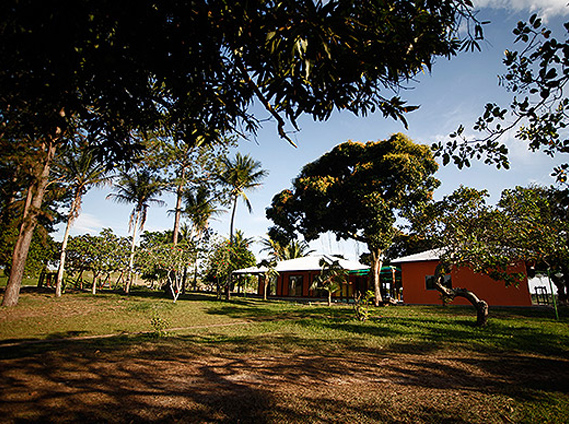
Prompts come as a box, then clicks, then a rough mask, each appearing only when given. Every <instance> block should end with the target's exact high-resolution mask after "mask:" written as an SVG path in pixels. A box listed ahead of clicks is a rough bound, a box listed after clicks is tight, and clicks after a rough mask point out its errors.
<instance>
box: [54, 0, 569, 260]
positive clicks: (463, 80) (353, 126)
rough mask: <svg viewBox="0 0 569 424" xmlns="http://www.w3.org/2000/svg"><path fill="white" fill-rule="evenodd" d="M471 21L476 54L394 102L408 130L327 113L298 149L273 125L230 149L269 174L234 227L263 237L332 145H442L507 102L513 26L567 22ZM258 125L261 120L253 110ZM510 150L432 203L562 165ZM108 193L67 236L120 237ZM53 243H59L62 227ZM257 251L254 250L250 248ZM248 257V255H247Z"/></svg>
mask: <svg viewBox="0 0 569 424" xmlns="http://www.w3.org/2000/svg"><path fill="white" fill-rule="evenodd" d="M477 4H478V5H479V6H480V7H481V8H480V12H479V15H478V17H479V19H480V20H481V21H491V23H490V24H489V25H486V26H485V38H486V41H485V42H483V44H482V52H480V53H478V52H477V53H461V54H460V55H459V56H457V57H455V58H453V59H451V60H446V59H442V58H439V59H438V60H437V62H436V63H435V65H434V67H433V69H432V72H431V73H430V74H429V73H426V74H422V75H419V76H418V77H417V78H416V79H417V81H416V82H412V83H409V84H408V85H409V89H406V90H402V91H401V92H400V93H399V95H400V96H401V97H403V98H404V99H407V100H408V103H409V104H413V105H421V107H420V109H419V110H417V111H415V112H412V113H410V114H409V115H408V117H407V119H408V123H409V129H408V130H406V129H405V128H404V127H403V125H402V124H401V123H400V122H396V121H393V120H390V119H386V118H383V117H382V116H381V114H375V115H371V116H367V117H363V118H362V117H359V118H358V117H355V116H353V115H352V114H350V113H335V114H333V116H332V117H331V118H330V119H329V120H328V121H327V122H323V123H322V122H313V121H312V120H311V119H310V118H309V117H304V118H302V119H301V120H300V121H299V122H300V127H301V131H300V132H295V133H293V134H292V139H293V140H294V141H295V142H296V143H297V145H298V148H296V149H295V148H293V147H292V146H290V145H289V144H288V143H287V142H286V141H284V140H282V139H280V138H279V137H278V134H277V131H276V125H275V123H274V122H271V121H268V122H265V123H264V125H263V128H262V129H261V130H260V131H259V133H258V134H257V136H256V138H255V139H254V140H249V141H241V142H240V143H239V147H238V150H239V151H240V152H242V153H243V154H249V155H251V156H252V157H253V158H255V159H256V160H259V161H261V162H262V164H263V167H264V168H265V169H267V170H268V171H269V176H268V177H267V178H266V180H265V181H264V184H263V186H262V188H260V189H258V190H257V191H255V192H252V193H250V194H249V199H250V200H251V202H252V204H253V213H252V214H249V213H248V212H247V211H246V208H245V206H244V205H243V204H240V205H239V207H238V212H237V217H236V228H238V229H241V230H243V231H244V233H245V235H246V236H247V237H254V238H257V239H258V238H260V237H264V236H265V234H266V232H267V229H268V227H269V226H270V222H269V221H267V220H266V218H265V208H266V207H267V206H268V205H269V204H270V202H271V199H272V197H273V196H274V195H275V194H276V193H278V192H279V191H281V190H283V189H285V188H288V187H290V184H291V180H292V179H293V178H294V177H296V176H297V175H298V173H299V172H300V169H301V168H302V166H303V165H305V164H306V163H308V162H311V161H313V160H315V159H316V158H318V157H320V156H321V155H322V154H324V153H325V152H327V151H329V150H331V149H332V148H333V147H334V146H335V145H337V144H339V143H342V142H344V141H347V140H354V141H370V140H380V139H385V138H387V137H389V136H390V135H391V134H393V133H395V132H403V133H405V134H407V135H408V136H409V137H411V139H413V140H414V141H415V142H417V143H422V144H428V145H430V144H431V143H433V142H435V141H440V140H444V139H445V138H447V137H448V134H450V133H451V132H453V131H454V130H456V128H457V127H458V125H459V124H461V123H462V124H464V125H465V126H466V127H467V128H470V127H471V125H472V123H473V122H474V121H475V119H476V117H478V116H479V115H480V114H481V112H482V111H483V107H484V105H485V104H486V103H488V102H498V103H499V104H501V105H503V106H506V105H508V104H509V100H510V96H509V94H508V93H507V92H505V90H504V89H503V88H501V87H500V86H499V85H498V77H497V76H498V75H499V74H501V73H503V72H504V70H505V68H504V67H503V65H502V57H503V52H504V50H505V49H507V48H509V49H512V48H515V45H514V44H513V40H514V36H513V35H512V33H511V31H512V29H513V28H514V27H515V25H516V23H517V22H518V21H519V20H527V19H528V18H529V16H530V14H531V13H534V12H535V13H538V14H541V16H543V17H544V18H545V19H546V20H547V23H548V26H549V27H550V28H551V29H552V30H553V31H554V32H555V33H557V34H562V32H561V31H562V24H563V22H565V21H566V20H567V16H568V15H569V7H568V6H567V0H538V1H536V0H522V1H519V0H504V1H495V0H480V1H478V2H477ZM257 111H258V114H257V116H258V117H259V118H268V114H267V113H266V112H264V111H263V110H261V109H257ZM504 141H506V142H507V144H508V146H509V148H510V162H511V169H510V170H503V169H502V170H497V169H495V168H493V167H490V166H487V165H484V164H482V163H474V164H473V166H472V167H471V168H468V169H463V170H458V169H457V168H455V167H454V166H452V165H448V166H446V167H441V168H440V170H439V172H438V173H437V178H438V179H439V180H441V182H442V184H441V187H440V188H439V189H438V190H437V192H436V193H435V197H436V198H441V197H442V196H444V195H446V194H449V193H451V192H452V191H453V190H454V189H456V188H457V187H458V186H460V185H461V184H462V185H466V186H470V187H475V188H478V189H482V188H486V189H488V190H489V192H490V195H491V198H490V201H491V202H495V201H496V200H498V198H499V196H500V193H501V191H502V190H503V189H505V188H509V187H515V186H516V185H522V186H527V185H528V184H530V183H538V184H543V185H549V184H552V183H554V181H553V179H552V178H551V177H550V173H551V170H552V169H553V167H554V166H555V165H556V164H558V163H562V162H566V161H567V158H565V157H558V158H555V159H551V158H549V157H547V156H545V155H543V154H541V153H531V152H529V151H528V150H527V148H526V146H525V145H524V144H523V143H522V142H520V141H516V140H514V139H513V138H510V139H507V140H504ZM110 192H111V188H103V189H97V190H92V191H91V192H89V193H88V194H87V195H86V196H85V198H84V202H83V208H82V213H81V215H80V217H79V219H78V220H77V221H76V222H75V224H74V226H73V229H72V232H71V234H72V235H77V234H84V233H91V234H97V233H98V232H99V231H100V230H101V229H102V228H105V227H110V228H112V229H113V231H114V232H115V233H117V234H119V235H127V234H128V219H129V214H130V212H131V207H130V206H128V205H118V204H116V203H113V202H112V201H111V200H106V199H105V197H106V195H107V194H108V193H110ZM164 200H165V201H166V202H167V203H168V206H167V207H151V208H150V210H149V213H148V219H147V222H146V225H145V229H146V230H150V231H158V230H165V229H170V228H171V227H172V225H173V216H172V215H170V214H168V213H167V211H168V210H169V209H173V207H174V199H173V197H164ZM229 219H230V216H229V214H225V215H222V216H221V217H220V218H218V220H217V221H215V222H212V224H211V226H212V227H213V228H214V229H215V230H216V231H218V232H219V233H220V234H222V235H227V234H228V232H229ZM60 228H61V229H60V230H59V231H58V233H56V234H55V235H54V236H55V238H56V239H61V237H62V233H63V228H62V227H61V226H60ZM257 247H258V246H257ZM312 247H313V248H314V249H316V250H318V251H319V252H322V253H341V254H344V255H345V256H346V257H348V258H352V259H353V258H357V257H358V256H359V254H361V253H363V252H364V251H365V248H363V247H362V246H358V245H356V244H355V243H351V242H348V243H338V242H336V240H335V237H334V236H330V235H324V236H323V237H321V239H320V240H318V241H316V242H313V243H312ZM254 250H256V249H254Z"/></svg>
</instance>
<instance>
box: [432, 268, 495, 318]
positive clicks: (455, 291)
mask: <svg viewBox="0 0 569 424" xmlns="http://www.w3.org/2000/svg"><path fill="white" fill-rule="evenodd" d="M444 276H445V269H444V266H442V265H438V266H437V269H436V271H435V287H436V288H437V290H438V291H439V292H441V293H442V295H443V296H446V297H448V298H450V299H451V301H452V300H454V298H455V297H464V298H465V299H466V300H468V301H469V302H470V303H471V304H472V306H474V308H475V309H476V326H477V327H484V326H485V325H486V324H487V323H488V303H487V302H486V301H485V300H481V299H479V298H478V296H476V295H475V294H474V293H473V292H471V291H470V290H468V289H465V288H449V287H446V286H445V285H444V284H443V283H444Z"/></svg>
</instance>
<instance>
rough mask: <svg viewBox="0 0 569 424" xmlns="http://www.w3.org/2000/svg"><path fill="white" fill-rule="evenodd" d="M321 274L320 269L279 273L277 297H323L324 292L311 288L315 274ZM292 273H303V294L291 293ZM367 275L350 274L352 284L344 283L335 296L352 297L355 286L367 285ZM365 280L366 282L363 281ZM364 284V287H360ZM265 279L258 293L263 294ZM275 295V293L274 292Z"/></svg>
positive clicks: (261, 280) (261, 281) (260, 283)
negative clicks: (293, 294)
mask: <svg viewBox="0 0 569 424" xmlns="http://www.w3.org/2000/svg"><path fill="white" fill-rule="evenodd" d="M318 274H320V271H287V272H281V273H279V276H278V277H277V293H276V296H277V297H289V296H290V297H322V296H324V294H322V293H319V292H316V291H314V290H310V286H311V285H312V281H313V279H314V277H315V276H317V275H318ZM292 275H302V295H300V294H296V295H295V296H292V295H291V294H290V293H289V277H290V276H292ZM364 280H366V277H357V276H350V284H345V285H342V288H341V289H340V290H339V291H337V292H336V293H334V294H333V295H332V296H333V297H342V298H352V297H353V295H354V288H359V289H362V288H363V286H364V285H365V284H364V283H365V281H364ZM362 281H364V283H362ZM359 286H362V287H359ZM263 288H264V280H263V279H260V281H259V285H258V289H257V293H258V294H259V295H262V294H263ZM364 291H365V290H364ZM273 296H274V294H273Z"/></svg>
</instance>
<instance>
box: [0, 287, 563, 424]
mask: <svg viewBox="0 0 569 424" xmlns="http://www.w3.org/2000/svg"><path fill="white" fill-rule="evenodd" d="M374 312H375V315H374V317H373V319H370V320H368V321H367V322H363V323H362V322H359V321H356V320H354V319H353V310H352V308H351V307H349V306H345V305H335V306H333V307H331V308H328V307H326V306H324V305H309V304H296V303H292V302H279V301H270V302H263V301H261V300H257V299H251V298H245V299H244V298H236V299H235V300H233V301H232V302H220V301H216V300H215V299H214V298H213V297H211V296H207V295H197V294H196V295H188V296H186V297H185V298H181V299H180V300H179V301H178V303H176V304H173V303H172V301H171V300H170V299H168V298H165V297H163V296H162V295H161V294H158V293H150V292H147V293H137V294H133V295H131V296H128V297H125V296H122V295H118V294H112V293H101V294H99V295H97V296H95V297H93V296H91V295H87V294H69V295H65V296H64V297H62V298H59V299H56V298H54V297H53V296H52V295H51V294H48V293H43V294H42V293H33V292H30V293H24V294H23V295H22V297H21V301H20V304H19V305H18V306H17V307H16V308H12V309H7V308H3V309H0V361H1V362H0V375H1V377H2V378H0V392H1V393H2V400H3V402H0V417H2V418H0V421H2V422H76V421H86V422H211V423H220V422H263V423H264V422H266V423H288V422H325V423H332V422H345V423H353V422H362V423H363V422H369V423H377V422H379V423H381V422H386V423H387V422H389V423H391V422H393V423H471V422H473V423H504V422H506V423H509V422H515V423H534V422H540V423H544V422H550V423H563V422H569V325H568V324H569V318H568V316H567V315H568V314H567V310H561V315H562V317H561V320H560V321H559V322H557V321H555V320H554V319H553V311H552V310H550V309H521V308H520V309H516V308H509V309H493V310H491V319H490V322H489V325H488V327H486V328H484V329H479V328H476V327H474V325H473V323H474V321H475V318H474V312H473V311H472V310H471V309H470V308H462V307H446V308H443V307H407V306H405V307H386V308H381V309H377V310H376V311H374ZM159 330H160V332H161V330H167V331H164V332H163V337H159V336H158V334H157V333H158V332H159Z"/></svg>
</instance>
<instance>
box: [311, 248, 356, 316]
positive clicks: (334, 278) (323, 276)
mask: <svg viewBox="0 0 569 424" xmlns="http://www.w3.org/2000/svg"><path fill="white" fill-rule="evenodd" d="M319 265H320V273H319V274H318V275H317V276H316V277H315V278H314V281H313V282H312V285H311V287H310V290H324V291H326V292H328V306H331V305H332V294H333V293H335V292H337V291H338V290H340V288H341V287H342V284H346V282H347V280H348V278H349V277H348V271H347V270H346V269H344V268H342V266H341V265H340V261H339V260H329V259H327V258H322V259H320V263H319Z"/></svg>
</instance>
